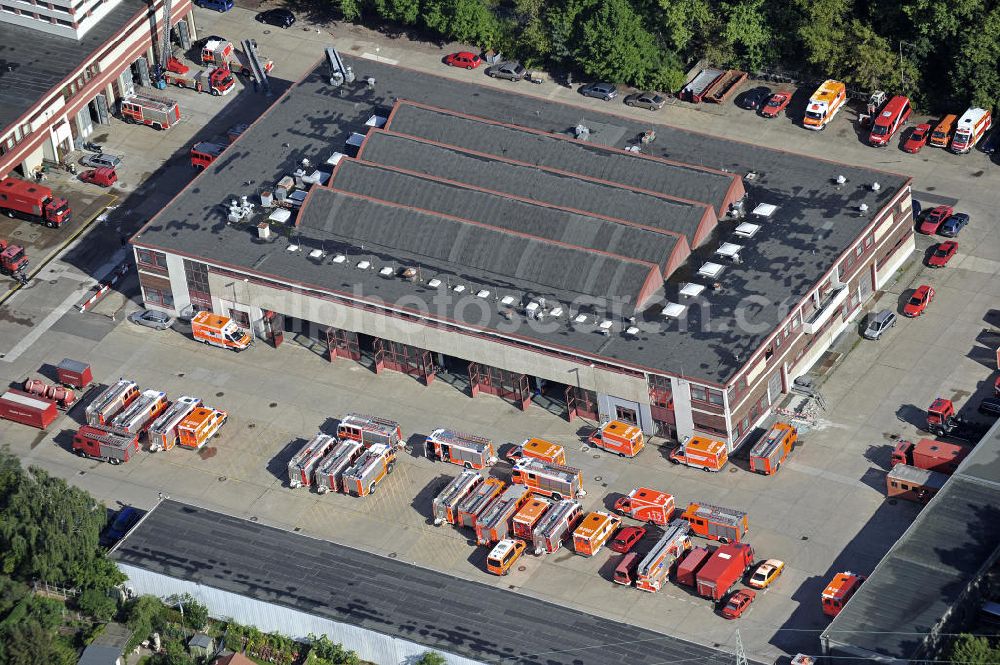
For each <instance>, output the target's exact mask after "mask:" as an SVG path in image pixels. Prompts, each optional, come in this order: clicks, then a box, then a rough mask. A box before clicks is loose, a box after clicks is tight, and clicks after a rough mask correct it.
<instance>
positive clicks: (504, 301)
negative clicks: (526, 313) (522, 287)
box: [500, 296, 514, 305]
mask: <svg viewBox="0 0 1000 665" xmlns="http://www.w3.org/2000/svg"><path fill="white" fill-rule="evenodd" d="M500 302H501V303H502V304H504V305H513V304H514V296H504V297H503V298H501V299H500Z"/></svg>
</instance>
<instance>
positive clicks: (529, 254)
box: [299, 188, 659, 302]
mask: <svg viewBox="0 0 1000 665" xmlns="http://www.w3.org/2000/svg"><path fill="white" fill-rule="evenodd" d="M299 227H300V228H301V229H302V230H303V231H305V232H310V237H311V238H312V239H314V240H316V239H319V240H321V241H322V240H324V239H325V238H326V237H328V238H330V239H331V242H329V243H324V245H323V247H324V249H326V250H327V251H328V252H334V251H351V249H352V248H357V247H364V248H365V250H364V251H365V253H366V254H368V255H371V256H372V257H373V259H374V260H373V261H372V263H373V264H374V265H378V266H384V265H386V264H392V263H393V262H396V263H397V264H401V265H403V266H427V267H432V268H435V269H436V270H438V271H442V272H448V273H451V274H455V275H459V276H464V275H468V276H469V277H470V278H471V279H472V280H474V282H475V283H477V284H498V285H522V286H521V288H523V286H524V285H528V286H529V287H530V289H529V290H531V291H534V292H539V293H543V294H545V295H551V296H558V297H563V298H569V299H572V298H575V297H577V296H580V295H583V296H591V297H594V298H599V297H612V298H618V299H621V300H623V301H628V300H631V301H632V302H635V300H636V299H637V298H638V296H639V294H640V292H642V291H643V289H644V287H645V285H646V284H647V282H648V281H649V280H650V279H656V277H657V276H658V275H659V271H658V269H657V267H656V266H655V265H652V264H649V263H639V262H636V261H631V260H626V259H623V258H622V257H618V256H614V255H611V254H606V253H598V252H592V251H587V250H584V249H580V248H578V247H574V246H571V245H559V244H556V243H554V242H549V241H545V240H541V239H538V238H537V237H534V236H526V235H515V234H513V233H507V232H504V231H500V230H497V229H495V228H493V227H490V226H485V225H481V224H472V223H469V222H466V221H463V220H459V219H456V218H452V217H444V216H442V215H435V214H432V213H428V212H423V211H420V210H417V209H415V208H409V207H405V206H400V205H395V204H392V205H390V204H388V203H384V202H380V201H376V200H373V199H369V198H365V197H361V196H358V195H356V194H348V193H346V192H340V191H335V190H329V189H325V188H317V189H316V190H314V191H313V193H312V195H311V196H310V199H309V201H307V202H306V204H305V205H304V206H303V208H302V212H301V213H300V215H299ZM651 275H652V276H651ZM473 291H474V290H473Z"/></svg>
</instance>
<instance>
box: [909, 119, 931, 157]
mask: <svg viewBox="0 0 1000 665" xmlns="http://www.w3.org/2000/svg"><path fill="white" fill-rule="evenodd" d="M930 135H931V126H930V125H928V124H927V123H924V124H922V125H917V126H916V127H914V128H913V131H912V132H910V136H909V137H908V138H907V139H906V143H904V144H903V150H905V151H906V152H910V153H918V152H920V149H921V148H923V147H924V145H926V144H927V139H928V138H930Z"/></svg>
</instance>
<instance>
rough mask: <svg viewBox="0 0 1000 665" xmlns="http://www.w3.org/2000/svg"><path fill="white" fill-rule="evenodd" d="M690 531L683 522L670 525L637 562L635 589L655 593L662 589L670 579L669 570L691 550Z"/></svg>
mask: <svg viewBox="0 0 1000 665" xmlns="http://www.w3.org/2000/svg"><path fill="white" fill-rule="evenodd" d="M690 530H691V525H690V524H689V523H688V522H685V521H684V520H674V521H673V522H671V523H670V526H669V527H668V528H667V530H666V532H665V533H664V534H663V537H662V538H660V540H659V541H657V543H656V545H654V546H653V549H651V550H650V551H649V554H647V555H646V557H645V558H644V559H643V560H642V561H640V562H639V567H638V568H636V582H635V586H636V587H637V588H639V589H642V590H643V591H649V592H650V593H655V592H657V591H659V590H660V588H661V587H663V585H664V583H665V582H666V581H667V580H668V579H669V577H670V569H671V568H673V565H674V564H675V563H676V562H677V561H678V559H680V558H681V557H682V556H684V554H685V552H687V551H688V550H689V549H691V538H690V536H689V535H688V533H689V532H690Z"/></svg>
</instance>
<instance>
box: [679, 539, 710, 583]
mask: <svg viewBox="0 0 1000 665" xmlns="http://www.w3.org/2000/svg"><path fill="white" fill-rule="evenodd" d="M710 554H711V552H710V551H709V550H708V548H707V547H695V548H693V549H692V550H691V551H690V552H688V555H687V556H686V557H684V560H683V561H681V562H680V563H679V564H677V572H676V574H675V579H676V580H677V583H678V584H684V585H686V586H692V587H693V586H694V585H695V575H696V574H697V573H698V571H699V570H700V569H701V567H702V566H703V565H705V562H706V561H707V560H708V557H709V555H710Z"/></svg>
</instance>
